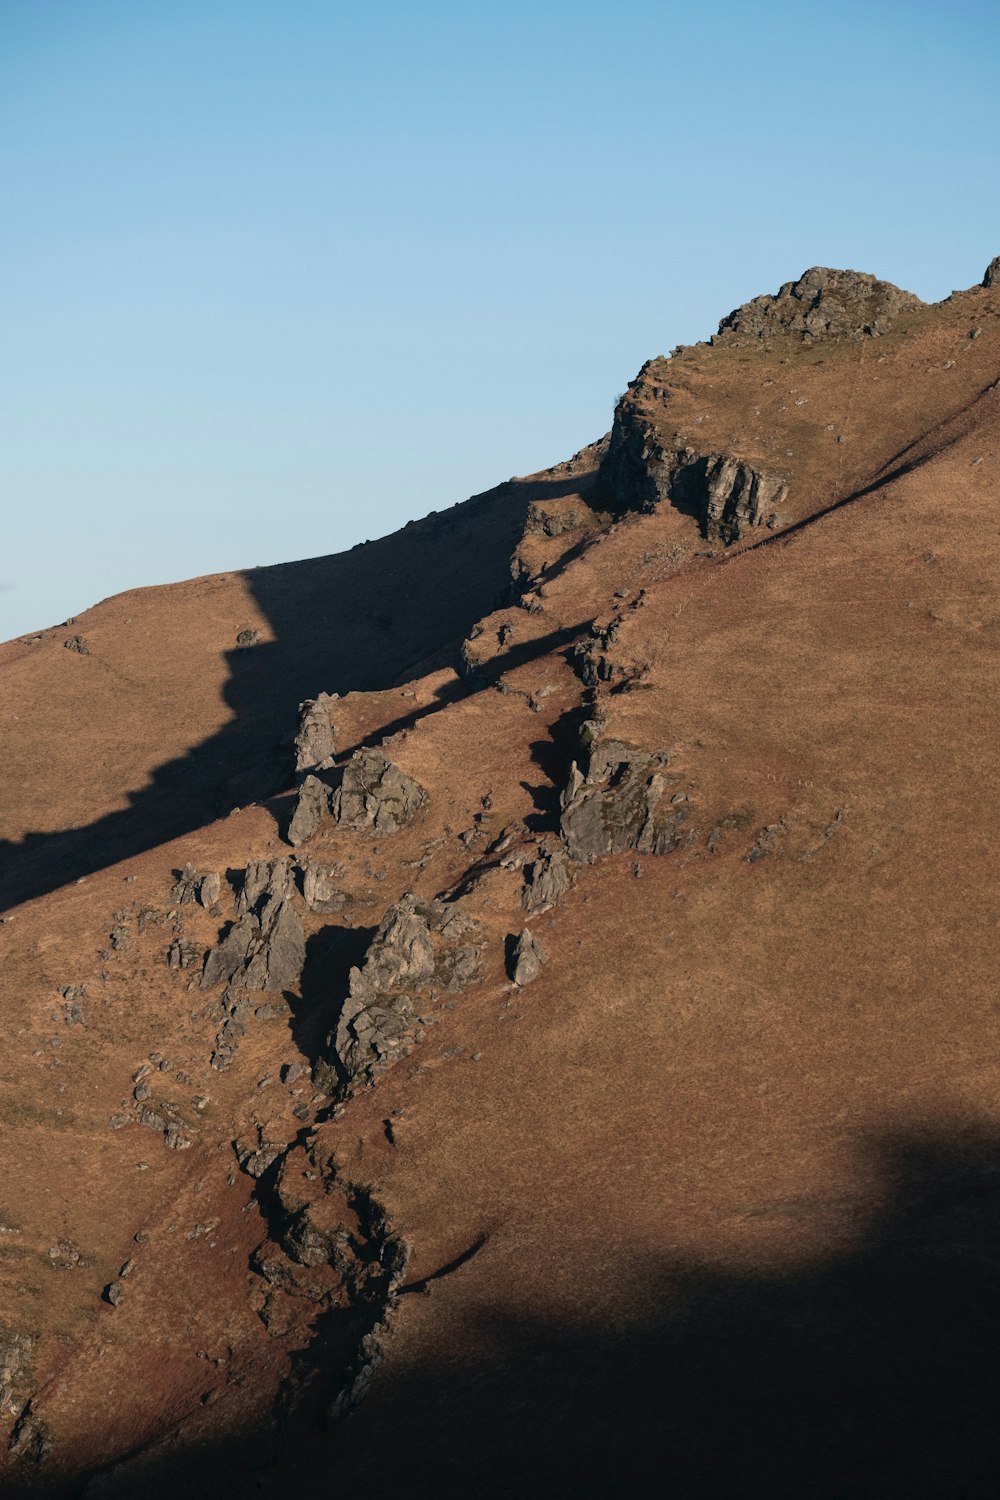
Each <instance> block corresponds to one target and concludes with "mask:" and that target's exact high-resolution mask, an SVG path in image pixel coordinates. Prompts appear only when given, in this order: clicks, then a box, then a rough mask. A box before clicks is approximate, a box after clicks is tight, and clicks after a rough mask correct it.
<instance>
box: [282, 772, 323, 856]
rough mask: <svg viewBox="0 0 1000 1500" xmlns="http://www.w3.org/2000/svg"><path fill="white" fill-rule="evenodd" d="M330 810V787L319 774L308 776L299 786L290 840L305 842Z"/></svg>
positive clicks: (289, 830)
mask: <svg viewBox="0 0 1000 1500" xmlns="http://www.w3.org/2000/svg"><path fill="white" fill-rule="evenodd" d="M329 811H330V788H329V787H328V786H327V785H326V783H325V782H324V781H320V779H319V777H318V776H307V777H306V778H305V780H304V781H303V783H302V785H301V786H300V787H299V795H298V797H297V799H296V802H295V811H294V812H293V814H292V821H291V822H290V823H289V825H288V842H289V843H290V844H304V843H306V841H307V840H308V839H311V838H312V836H313V834H314V833H315V832H316V831H317V829H318V828H319V825H320V824H321V823H322V821H323V819H324V817H325V816H326V814H327V813H328V812H329Z"/></svg>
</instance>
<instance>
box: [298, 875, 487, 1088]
mask: <svg viewBox="0 0 1000 1500" xmlns="http://www.w3.org/2000/svg"><path fill="white" fill-rule="evenodd" d="M482 950H483V935H482V929H481V928H480V926H479V923H478V922H476V921H474V920H473V919H472V918H471V917H468V916H467V915H466V914H465V912H464V911H463V910H462V909H461V906H460V904H458V903H455V904H453V905H447V904H446V903H444V902H443V901H431V902H418V901H417V899H416V897H415V896H413V895H407V896H404V897H403V898H402V899H401V900H400V901H398V902H397V903H396V904H395V905H394V906H391V907H390V908H389V910H388V911H387V912H386V914H385V916H384V917H383V919H382V922H381V925H380V926H379V929H378V931H377V932H376V934H375V936H374V938H373V939H372V941H371V945H370V947H369V949H368V952H367V954H366V955H365V961H364V963H363V964H362V965H361V967H360V968H353V969H352V970H351V972H350V978H349V988H348V996H347V999H346V1000H345V1002H344V1007H343V1010H342V1012H341V1015H340V1019H339V1021H338V1023H337V1027H336V1030H335V1031H334V1032H333V1033H332V1034H331V1036H330V1037H329V1038H328V1039H327V1047H326V1062H325V1066H324V1064H323V1063H321V1064H320V1065H319V1066H318V1067H317V1070H316V1075H315V1076H316V1081H317V1083H319V1084H320V1086H322V1087H326V1088H328V1090H329V1091H330V1092H335V1091H336V1089H337V1085H338V1082H341V1081H344V1080H346V1081H347V1083H354V1082H356V1081H358V1080H360V1079H361V1078H364V1077H367V1078H374V1077H375V1076H376V1074H377V1073H378V1072H380V1071H381V1070H382V1069H383V1068H385V1067H387V1066H388V1065H389V1064H390V1063H392V1062H395V1061H396V1060H397V1059H398V1058H400V1057H403V1056H405V1055H406V1053H407V1052H408V1051H409V1050H410V1048H411V1047H412V1045H413V1030H414V1026H413V1022H414V1019H415V1016H416V1014H417V1010H418V1008H419V1005H418V1000H421V997H422V996H423V995H424V994H425V993H426V991H427V989H428V988H429V987H430V985H431V984H432V983H433V984H434V985H435V986H436V987H438V988H441V989H445V990H447V991H449V992H451V993H455V992H457V991H458V990H462V989H465V988H466V987H467V986H468V985H469V984H471V983H472V982H473V981H474V980H475V979H476V978H477V977H478V975H479V973H480V972H481V964H480V957H481V954H482ZM421 1003H422V1000H421Z"/></svg>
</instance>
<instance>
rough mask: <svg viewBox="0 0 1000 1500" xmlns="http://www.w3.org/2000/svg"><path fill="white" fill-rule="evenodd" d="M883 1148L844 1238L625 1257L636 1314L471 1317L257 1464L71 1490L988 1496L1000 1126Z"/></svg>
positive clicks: (994, 1472)
mask: <svg viewBox="0 0 1000 1500" xmlns="http://www.w3.org/2000/svg"><path fill="white" fill-rule="evenodd" d="M876 1153H877V1156H876V1159H877V1161H878V1164H879V1166H880V1169H881V1171H882V1174H883V1181H884V1194H883V1201H882V1206H881V1208H880V1209H877V1210H875V1212H874V1214H873V1216H872V1217H871V1218H868V1217H867V1216H866V1213H865V1211H864V1209H865V1205H862V1204H858V1205H857V1212H858V1219H859V1221H860V1222H859V1228H858V1234H857V1239H856V1240H855V1242H854V1244H853V1246H852V1247H850V1248H847V1249H843V1250H839V1251H836V1252H831V1253H830V1254H829V1255H827V1256H825V1257H818V1258H817V1259H816V1260H815V1261H814V1262H813V1263H811V1264H806V1265H799V1266H794V1265H792V1266H789V1267H788V1268H787V1269H785V1270H770V1269H769V1270H762V1271H761V1272H760V1273H759V1274H750V1273H741V1272H733V1271H727V1270H725V1269H723V1268H720V1267H717V1266H713V1265H707V1264H683V1263H678V1262H676V1261H673V1262H668V1261H664V1260H661V1259H658V1258H655V1257H643V1256H642V1255H640V1254H639V1253H637V1254H636V1256H635V1257H634V1258H630V1260H629V1262H628V1263H626V1264H622V1265H621V1266H620V1267H619V1268H618V1276H619V1278H620V1281H621V1283H622V1285H624V1286H625V1287H626V1288H627V1289H629V1290H630V1292H631V1294H632V1295H631V1302H632V1306H633V1311H632V1313H631V1314H630V1315H629V1316H628V1318H627V1320H621V1321H619V1322H618V1323H616V1324H615V1323H610V1322H608V1321H607V1320H606V1316H605V1315H603V1314H602V1313H601V1312H600V1310H599V1309H598V1308H595V1310H594V1312H593V1313H592V1314H590V1315H589V1316H588V1314H587V1309H586V1305H585V1303H584V1302H582V1303H581V1307H580V1315H579V1317H578V1318H577V1319H575V1320H574V1323H573V1325H572V1326H559V1325H558V1324H555V1323H552V1322H547V1321H544V1320H542V1319H539V1318H537V1317H532V1316H529V1315H526V1314H525V1313H523V1312H522V1311H520V1310H519V1309H518V1308H516V1307H514V1308H508V1309H503V1308H501V1307H498V1309H497V1311H496V1313H495V1314H493V1315H490V1316H487V1317H484V1318H483V1319H481V1320H480V1322H479V1323H478V1324H477V1325H474V1326H473V1327H472V1328H471V1330H469V1332H470V1334H471V1340H470V1342H471V1343H472V1344H473V1346H474V1347H475V1348H476V1349H477V1350H478V1351H479V1352H478V1353H477V1354H476V1355H475V1357H468V1358H467V1357H465V1356H463V1355H462V1354H461V1353H460V1352H454V1353H453V1352H450V1351H449V1350H448V1346H447V1338H448V1333H445V1334H444V1342H443V1345H442V1354H441V1358H440V1359H439V1360H438V1361H436V1362H434V1363H430V1364H426V1363H425V1364H422V1365H418V1366H415V1367H412V1368H410V1369H404V1370H402V1371H401V1372H399V1373H395V1372H392V1371H391V1368H389V1367H387V1368H386V1370H385V1371H383V1373H382V1374H381V1375H379V1376H376V1380H375V1384H374V1388H373V1394H372V1396H371V1397H370V1398H369V1400H368V1402H367V1403H366V1404H364V1405H363V1406H361V1407H360V1408H358V1410H357V1411H356V1412H355V1413H354V1415H353V1416H351V1417H350V1418H348V1419H347V1420H346V1421H345V1422H342V1423H341V1424H339V1425H338V1426H336V1427H334V1428H332V1429H331V1430H329V1431H328V1432H327V1433H325V1434H323V1435H322V1436H310V1435H309V1434H308V1433H306V1432H305V1431H301V1432H298V1433H296V1432H294V1431H293V1432H290V1433H286V1435H285V1441H284V1443H283V1444H282V1448H283V1451H282V1452H281V1453H280V1454H277V1453H275V1455H274V1457H273V1459H272V1461H271V1462H270V1463H269V1465H268V1466H262V1465H261V1463H260V1455H261V1452H262V1446H263V1443H264V1442H265V1441H266V1440H265V1439H264V1437H263V1435H262V1434H259V1433H258V1434H257V1441H256V1444H255V1447H256V1454H257V1465H258V1466H257V1467H256V1469H255V1470H254V1472H252V1473H251V1472H249V1470H248V1468H247V1466H246V1460H247V1452H246V1451H244V1453H243V1455H242V1459H243V1462H242V1463H240V1462H238V1461H235V1460H236V1457H237V1454H238V1449H237V1446H236V1440H235V1438H234V1440H233V1443H232V1444H230V1443H229V1442H227V1443H225V1444H221V1445H219V1446H217V1447H211V1448H210V1447H204V1448H201V1449H188V1450H183V1449H182V1448H180V1447H179V1446H176V1447H175V1448H174V1449H173V1451H172V1452H171V1453H170V1454H169V1455H165V1454H164V1453H163V1452H162V1451H161V1452H160V1453H159V1454H157V1455H156V1456H155V1458H154V1457H152V1456H151V1457H150V1459H149V1460H148V1461H146V1462H141V1463H140V1464H139V1465H137V1466H136V1465H126V1466H125V1467H124V1468H123V1469H121V1470H119V1471H118V1472H117V1473H115V1472H114V1471H110V1472H108V1473H107V1474H106V1475H105V1476H103V1477H102V1479H101V1480H99V1481H98V1482H96V1483H94V1484H93V1485H91V1486H89V1487H86V1489H85V1491H84V1493H86V1494H87V1496H88V1497H89V1500H97V1497H99V1496H111V1495H114V1496H119V1495H125V1494H126V1493H133V1492H134V1490H133V1489H132V1488H131V1487H132V1486H134V1485H136V1484H138V1485H139V1486H140V1487H141V1489H142V1493H143V1494H144V1495H145V1496H147V1497H148V1500H156V1497H160V1496H164V1497H165V1496H168V1495H173V1494H177V1493H181V1492H183V1493H194V1492H195V1491H199V1492H200V1491H201V1489H202V1487H206V1486H208V1485H209V1484H211V1483H212V1482H214V1481H215V1480H218V1481H219V1482H222V1481H223V1479H224V1480H225V1488H226V1493H228V1494H231V1495H251V1494H254V1495H264V1496H268V1497H271V1500H279V1497H284V1496H287V1495H295V1494H300V1493H313V1492H316V1493H326V1492H327V1487H328V1485H330V1484H332V1483H333V1478H332V1476H336V1488H337V1491H338V1493H340V1492H343V1493H345V1494H348V1493H350V1494H355V1493H359V1494H361V1493H363V1494H399V1495H405V1496H407V1497H423V1496H427V1497H431V1496H434V1497H438V1500H440V1497H452V1496H454V1497H456V1500H457V1497H460V1496H461V1497H465V1496H470V1495H471V1496H482V1497H497V1500H499V1497H509V1496H511V1495H518V1496H533V1497H539V1500H540V1497H546V1500H548V1497H567V1500H568V1497H579V1496H599V1497H622V1500H624V1497H632V1496H636V1495H641V1496H647V1495H648V1496H653V1495H665V1496H670V1497H677V1500H751V1497H752V1500H779V1497H782V1500H783V1497H785V1496H789V1497H791V1496H809V1497H813V1500H847V1497H850V1500H876V1497H878V1500H885V1497H888V1496H890V1495H891V1496H895V1495H906V1496H907V1497H910V1500H913V1497H927V1500H931V1497H934V1500H945V1497H952V1496H962V1497H963V1500H980V1497H982V1500H986V1497H993V1496H994V1495H996V1493H997V1492H998V1489H1000V1437H998V1432H997V1418H996V1413H997V1410H998V1404H1000V1136H998V1135H996V1134H995V1133H992V1132H975V1131H970V1130H968V1129H966V1128H962V1129H957V1130H950V1129H940V1130H937V1131H931V1130H923V1129H922V1130H919V1131H916V1132H914V1133H913V1134H912V1135H910V1136H906V1137H896V1138H892V1139H890V1140H888V1141H884V1142H882V1143H880V1144H879V1145H878V1146H877V1148H876ZM849 1206H850V1205H848V1207H849ZM831 1207H833V1208H834V1209H839V1210H841V1212H840V1214H839V1215H838V1216H839V1217H841V1218H842V1210H843V1208H844V1205H843V1204H840V1205H837V1204H834V1205H829V1204H827V1205H824V1204H823V1202H822V1201H821V1200H815V1201H812V1200H811V1201H810V1202H807V1203H801V1202H799V1203H795V1202H793V1203H791V1204H778V1205H747V1206H746V1207H745V1208H744V1209H743V1213H744V1215H745V1216H746V1217H747V1218H753V1217H757V1216H759V1215H762V1214H765V1213H768V1212H770V1213H772V1214H774V1215H779V1214H788V1213H810V1212H820V1213H822V1212H823V1210H824V1208H831ZM590 1232H592V1231H591V1230H589V1229H588V1227H587V1226H586V1225H582V1226H581V1233H583V1234H586V1233H590ZM552 1253H553V1255H557V1254H558V1246H553V1247H552ZM462 1274H463V1271H462V1268H461V1267H459V1268H458V1270H457V1271H456V1275H458V1276H461V1275H462ZM431 1295H432V1296H442V1297H446V1296H447V1291H446V1283H442V1285H441V1288H440V1289H437V1288H435V1289H434V1290H433V1291H432V1293H431ZM581 1295H582V1296H583V1295H584V1294H583V1292H581ZM404 1306H405V1304H404ZM401 1316H405V1313H402V1314H401ZM443 1326H444V1328H445V1329H447V1330H450V1331H453V1330H454V1326H455V1325H454V1323H453V1321H451V1320H450V1319H447V1320H445V1322H444V1325H443ZM330 1389H331V1390H333V1389H335V1384H331V1386H330ZM247 1437H248V1439H249V1437H250V1435H249V1434H247ZM271 1441H274V1440H273V1439H271ZM190 1486H193V1487H194V1488H193V1489H192V1488H189V1487H190ZM317 1486H318V1489H317ZM50 1493H55V1490H52V1491H50Z"/></svg>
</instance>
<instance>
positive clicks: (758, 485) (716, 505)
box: [702, 453, 788, 545]
mask: <svg viewBox="0 0 1000 1500" xmlns="http://www.w3.org/2000/svg"><path fill="white" fill-rule="evenodd" d="M704 484H705V500H704V507H705V508H704V517H703V520H702V529H703V530H704V533H705V536H706V537H708V538H709V540H710V541H716V540H719V541H723V542H725V543H726V544H727V545H728V544H729V543H730V542H735V541H738V540H739V538H740V537H741V536H743V534H744V533H745V531H746V530H747V529H748V528H749V527H753V526H760V525H761V524H762V523H763V522H764V521H767V520H770V519H772V518H773V516H774V514H775V511H776V509H777V507H778V506H779V505H781V504H782V502H783V501H784V499H785V497H786V495H787V494H788V484H787V483H786V481H785V480H784V479H782V478H780V477H779V476H778V475H774V474H764V473H762V472H761V470H759V469H755V468H753V467H752V466H751V465H750V464H748V463H745V462H744V461H743V460H742V459H738V458H732V457H731V456H729V455H728V454H725V453H712V454H710V455H709V457H708V458H707V459H706V460H705V479H704Z"/></svg>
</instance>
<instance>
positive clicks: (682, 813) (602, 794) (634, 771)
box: [560, 723, 689, 860]
mask: <svg viewBox="0 0 1000 1500" xmlns="http://www.w3.org/2000/svg"><path fill="white" fill-rule="evenodd" d="M582 741H583V748H582V751H581V762H582V764H580V763H577V762H576V761H574V762H573V765H572V768H571V770H570V777H569V781H568V782H567V785H566V787H565V789H564V791H563V794H562V799H561V806H562V818H561V825H560V826H561V829H562V835H563V839H564V840H565V842H566V848H567V850H568V852H569V854H570V856H571V858H573V859H576V860H593V859H596V858H597V857H598V856H600V855H603V854H621V853H623V852H624V851H625V850H627V849H635V850H636V851H637V852H639V853H643V854H667V853H669V851H670V850H671V849H675V848H677V846H678V845H679V844H680V843H681V842H682V832H681V830H682V825H683V824H684V822H685V821H686V819H687V816H688V811H689V808H688V799H687V796H686V794H685V793H684V792H682V791H680V790H679V787H678V778H677V777H674V776H671V775H670V774H669V773H668V772H667V769H666V768H667V766H668V765H669V763H670V755H669V752H667V751H658V752H650V751H647V750H642V749H640V748H639V747H638V746H636V745H630V744H627V743H626V742H625V741H624V740H617V739H603V738H601V736H600V728H599V726H598V725H596V724H594V723H590V724H587V725H585V726H584V730H583V734H582Z"/></svg>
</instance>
